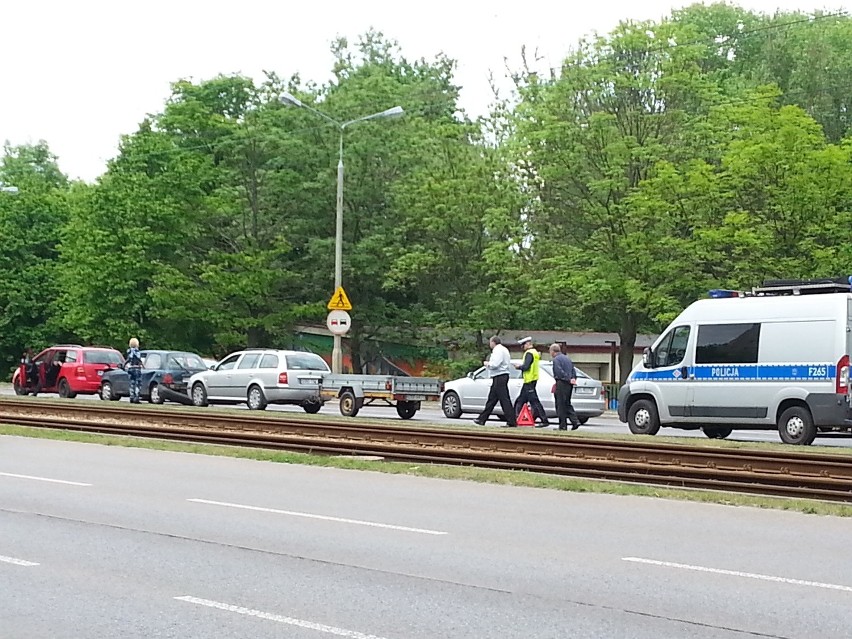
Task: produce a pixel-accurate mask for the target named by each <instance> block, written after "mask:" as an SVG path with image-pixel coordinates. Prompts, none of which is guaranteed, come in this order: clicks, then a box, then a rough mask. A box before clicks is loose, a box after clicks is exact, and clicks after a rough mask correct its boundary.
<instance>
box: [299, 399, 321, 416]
mask: <svg viewBox="0 0 852 639" xmlns="http://www.w3.org/2000/svg"><path fill="white" fill-rule="evenodd" d="M302 408H303V409H304V411H305V412H306V413H308V414H310V415H315V414H316V413H318V412H320V409H321V408H322V402H305V403H304V404H302Z"/></svg>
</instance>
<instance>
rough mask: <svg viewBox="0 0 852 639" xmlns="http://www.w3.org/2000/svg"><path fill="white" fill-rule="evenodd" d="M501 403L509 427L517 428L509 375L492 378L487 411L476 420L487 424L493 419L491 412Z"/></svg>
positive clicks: (486, 403)
mask: <svg viewBox="0 0 852 639" xmlns="http://www.w3.org/2000/svg"><path fill="white" fill-rule="evenodd" d="M497 402H500V408H502V409H503V417H504V418H505V419H506V423H507V424H508V425H509V426H515V425H516V422H515V411H513V410H512V400H511V399H510V398H509V375H508V374H506V375H497V377H492V378H491V390H489V391H488V400H487V401H486V402H485V409H484V410H483V411H482V412H481V413H480V414H479V417H477V418H476V421H478V422H482V423H485V420H487V419H488V418H489V417H491V411H492V410H494V407H495V406H496V405H497Z"/></svg>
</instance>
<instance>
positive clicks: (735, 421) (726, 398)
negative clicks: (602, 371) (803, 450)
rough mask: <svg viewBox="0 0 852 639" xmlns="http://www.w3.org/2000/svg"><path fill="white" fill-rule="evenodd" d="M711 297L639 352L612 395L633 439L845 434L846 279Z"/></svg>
mask: <svg viewBox="0 0 852 639" xmlns="http://www.w3.org/2000/svg"><path fill="white" fill-rule="evenodd" d="M849 280H850V282H849V283H846V282H844V283H840V282H839V281H837V280H804V281H784V280H778V281H772V282H765V283H764V286H763V287H761V288H755V289H753V290H752V291H751V292H749V293H743V292H739V291H721V290H716V291H711V292H710V297H711V299H705V300H700V301H698V302H694V303H693V304H691V305H690V306H689V307H688V308H687V309H686V310H684V311H683V313H681V314H680V315H679V316H678V317H677V319H675V320H674V321H673V322H672V323H671V324H670V325H669V327H668V328H667V329H666V331H665V332H664V333H663V334H662V335H661V336H660V337H659V339H657V340H656V341H655V342H654V345H653V346H651V347H650V348H648V349H646V350H645V355H644V357H643V362H642V363H641V364H639V365H637V366H636V367H635V368H634V369H633V371H632V372H631V373H630V377H629V378H628V380H627V383H626V384H625V385H624V386H623V387H622V388H621V391H620V392H619V395H618V399H619V402H618V416H619V418H620V419H621V421H623V422H627V424H628V426H629V427H630V430H631V432H633V433H636V434H644V435H654V434H656V433H657V432H658V431H659V430H660V426H670V427H675V428H685V429H697V428H701V429H702V430H703V431H704V433H705V435H707V436H708V437H711V438H723V437H727V436H728V435H730V434H731V432H732V431H733V430H734V429H771V428H778V432H779V434H780V435H781V439H782V441H784V442H785V443H788V444H810V443H812V442H813V440H814V438H815V437H816V436H817V435H819V434H821V433H831V432H834V433H837V432H846V433H848V432H850V427H852V420H851V419H850V418H852V415H850V403H849V353H850V352H852V289H851V287H852V277H850V278H849Z"/></svg>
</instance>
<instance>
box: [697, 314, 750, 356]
mask: <svg viewBox="0 0 852 639" xmlns="http://www.w3.org/2000/svg"><path fill="white" fill-rule="evenodd" d="M759 341H760V324H705V325H704V326H699V327H698V343H697V345H696V348H695V363H696V364H754V363H756V362H757V347H758V343H759Z"/></svg>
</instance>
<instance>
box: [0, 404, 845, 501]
mask: <svg viewBox="0 0 852 639" xmlns="http://www.w3.org/2000/svg"><path fill="white" fill-rule="evenodd" d="M0 423H6V424H17V425H22V426H30V427H37V428H53V429H63V430H75V431H82V432H92V433H103V434H111V435H124V436H134V437H150V438H158V439H167V440H173V441H182V442H198V443H208V444H219V445H229V446H247V447H257V448H266V449H274V450H288V451H298V452H305V453H313V454H322V455H369V456H379V457H382V458H384V459H386V460H389V461H406V462H417V463H436V464H450V465H465V466H476V467H481V468H493V469H506V470H524V471H529V472H541V473H549V474H557V475H566V476H573V477H583V478H589V479H601V480H614V481H622V482H631V483H641V484H651V485H662V486H671V487H683V488H692V489H705V490H717V491H718V490H724V491H732V492H744V493H753V494H760V495H773V496H783V497H798V498H810V499H823V500H831V501H840V502H852V456H847V455H843V454H837V455H827V454H820V453H812V452H799V451H798V450H791V451H790V452H789V453H780V452H777V451H776V450H771V451H770V450H761V449H759V448H757V447H755V448H748V449H746V448H729V447H725V446H719V447H716V446H694V445H681V444H670V443H663V442H654V441H653V440H651V439H650V438H640V437H637V438H636V440H635V441H624V440H610V439H597V438H595V439H592V438H585V437H569V436H564V435H561V434H560V435H557V434H546V433H541V432H525V431H517V430H506V431H493V430H488V431H476V430H462V429H452V428H445V427H439V426H432V427H421V426H416V427H415V426H410V425H408V424H404V425H400V424H399V422H394V423H393V425H391V424H388V423H380V422H376V421H370V420H367V419H360V418H356V419H340V418H333V419H329V418H324V417H323V416H319V415H317V416H310V417H309V416H298V417H297V416H294V415H289V414H283V413H277V414H270V413H257V412H252V413H246V414H240V415H237V414H233V413H224V412H221V411H211V410H209V409H193V408H186V407H180V408H178V407H175V410H169V409H168V408H166V409H163V408H162V407H148V406H128V405H126V404H122V405H117V404H103V403H98V404H93V405H83V404H78V403H72V402H67V401H61V400H60V401H53V400H42V399H38V400H35V399H29V398H0Z"/></svg>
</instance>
